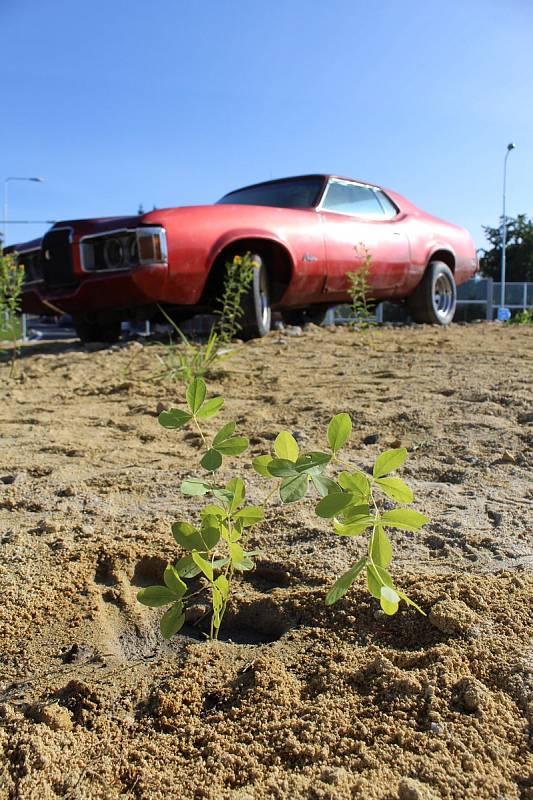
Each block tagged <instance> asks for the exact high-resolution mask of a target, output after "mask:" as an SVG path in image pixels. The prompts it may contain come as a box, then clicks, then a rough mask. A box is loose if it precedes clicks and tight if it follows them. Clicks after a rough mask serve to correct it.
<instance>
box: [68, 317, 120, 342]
mask: <svg viewBox="0 0 533 800" xmlns="http://www.w3.org/2000/svg"><path fill="white" fill-rule="evenodd" d="M73 324H74V330H75V331H76V333H77V334H78V337H79V339H80V340H81V341H82V342H83V344H89V343H90V342H104V343H106V344H114V342H118V340H119V338H120V321H117V320H114V321H110V322H94V321H92V320H89V319H87V318H86V317H73Z"/></svg>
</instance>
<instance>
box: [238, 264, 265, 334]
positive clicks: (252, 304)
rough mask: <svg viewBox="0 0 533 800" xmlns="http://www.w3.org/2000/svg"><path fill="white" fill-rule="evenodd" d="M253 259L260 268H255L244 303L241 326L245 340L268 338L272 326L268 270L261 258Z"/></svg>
mask: <svg viewBox="0 0 533 800" xmlns="http://www.w3.org/2000/svg"><path fill="white" fill-rule="evenodd" d="M252 259H253V260H254V261H256V262H257V263H258V264H259V267H256V268H254V277H253V282H252V285H251V286H250V289H249V290H248V292H247V293H246V296H245V297H244V299H243V302H242V308H243V311H244V313H243V316H242V318H241V325H242V336H243V338H244V339H258V338H260V337H262V336H266V335H267V333H269V332H270V327H271V324H272V310H271V308H270V292H269V285H268V272H267V268H266V266H265V264H264V263H263V259H262V258H261V256H259V255H257V254H254V255H253V256H252Z"/></svg>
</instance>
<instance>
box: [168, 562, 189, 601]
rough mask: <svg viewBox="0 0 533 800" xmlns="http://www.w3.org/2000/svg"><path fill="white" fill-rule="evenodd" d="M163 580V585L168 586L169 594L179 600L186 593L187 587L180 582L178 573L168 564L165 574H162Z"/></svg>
mask: <svg viewBox="0 0 533 800" xmlns="http://www.w3.org/2000/svg"><path fill="white" fill-rule="evenodd" d="M163 580H164V581H165V584H166V585H167V586H168V588H169V589H170V591H171V592H174V594H175V595H176V596H177V597H179V598H181V597H183V595H184V594H185V592H186V591H187V585H186V584H185V583H184V582H183V581H182V580H181V578H180V576H179V574H178V572H177V571H176V569H175V568H174V567H173V566H172V564H168V565H167V567H166V569H165V572H164V573H163Z"/></svg>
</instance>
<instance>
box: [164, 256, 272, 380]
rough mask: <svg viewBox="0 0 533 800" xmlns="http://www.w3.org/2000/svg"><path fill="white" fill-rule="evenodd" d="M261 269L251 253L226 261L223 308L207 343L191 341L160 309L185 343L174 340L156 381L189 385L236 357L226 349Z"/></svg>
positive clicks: (168, 347)
mask: <svg viewBox="0 0 533 800" xmlns="http://www.w3.org/2000/svg"><path fill="white" fill-rule="evenodd" d="M258 266H259V265H258V264H257V262H256V261H254V260H253V258H252V256H251V254H250V253H246V255H244V256H238V255H236V256H234V257H233V260H232V261H227V262H226V267H225V268H226V271H225V277H224V287H223V292H222V296H221V298H220V301H219V302H220V305H221V308H220V310H218V311H216V314H217V315H218V317H219V319H218V320H217V322H216V324H215V325H213V327H212V328H211V331H210V333H209V336H208V339H207V342H206V343H205V344H199V345H198V344H193V343H192V342H190V341H189V339H187V337H186V336H185V334H184V333H183V331H182V330H181V329H180V328H179V327H178V325H176V323H175V322H174V320H173V319H172V318H171V317H170V316H169V315H168V314H167V313H166V311H165V310H164V308H161V306H159V310H160V311H161V313H162V314H163V316H164V317H165V319H166V320H167V322H168V323H169V324H170V325H171V326H172V328H173V329H174V332H175V333H176V334H177V336H178V338H179V339H180V340H181V346H176V345H175V344H174V343H173V342H172V341H171V342H170V344H169V345H168V346H167V351H166V353H165V354H164V356H162V357H161V356H157V358H158V360H159V362H160V364H161V370H160V371H159V372H157V373H156V374H155V375H153V376H152V380H155V381H163V380H169V379H170V380H182V381H184V382H185V383H187V384H188V383H190V382H191V381H192V380H194V378H201V377H204V376H205V375H207V374H208V373H209V370H210V369H212V368H213V367H214V366H215V364H217V363H219V362H220V361H222V360H224V359H225V358H228V357H229V356H231V355H232V354H233V353H232V351H228V350H225V349H224V348H225V347H226V345H228V344H229V343H230V342H231V341H232V340H233V339H234V338H235V337H236V335H237V333H238V332H239V330H240V329H241V325H240V322H239V320H240V318H241V317H242V315H243V313H244V311H243V308H242V300H243V297H244V295H245V294H246V292H247V291H248V289H249V288H250V284H251V282H252V280H253V276H254V269H256V268H257V267H258Z"/></svg>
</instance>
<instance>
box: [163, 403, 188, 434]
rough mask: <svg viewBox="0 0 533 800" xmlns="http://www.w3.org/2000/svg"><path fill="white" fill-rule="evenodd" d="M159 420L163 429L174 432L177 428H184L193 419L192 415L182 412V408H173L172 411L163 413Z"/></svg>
mask: <svg viewBox="0 0 533 800" xmlns="http://www.w3.org/2000/svg"><path fill="white" fill-rule="evenodd" d="M157 419H158V420H159V424H160V425H162V426H163V428H170V429H173V430H174V429H176V428H183V426H184V425H186V424H187V423H188V422H189V420H191V419H192V414H189V413H188V412H187V411H182V410H181V408H171V409H170V411H162V412H161V413H160V415H159V416H158V418H157Z"/></svg>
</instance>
